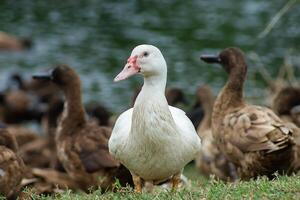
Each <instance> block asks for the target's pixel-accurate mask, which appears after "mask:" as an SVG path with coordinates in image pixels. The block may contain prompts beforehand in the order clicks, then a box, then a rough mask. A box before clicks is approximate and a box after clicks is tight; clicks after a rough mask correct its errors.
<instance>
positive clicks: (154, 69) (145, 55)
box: [114, 44, 167, 82]
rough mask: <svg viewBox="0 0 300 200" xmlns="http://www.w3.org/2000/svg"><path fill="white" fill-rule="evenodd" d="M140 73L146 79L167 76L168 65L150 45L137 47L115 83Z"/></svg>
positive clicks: (156, 49)
mask: <svg viewBox="0 0 300 200" xmlns="http://www.w3.org/2000/svg"><path fill="white" fill-rule="evenodd" d="M138 73H140V74H142V75H143V76H144V77H145V78H147V77H151V76H161V75H162V76H166V74H167V64H166V61H165V59H164V57H163V55H162V53H161V52H160V50H159V49H158V48H157V47H155V46H153V45H148V44H142V45H139V46H136V47H135V48H134V49H133V50H132V52H131V55H130V57H129V58H128V59H127V63H126V65H125V67H124V69H123V70H122V71H121V72H120V73H119V74H118V75H117V76H116V77H115V79H114V81H115V82H117V81H121V80H124V79H127V78H129V77H130V76H132V75H134V74H138Z"/></svg>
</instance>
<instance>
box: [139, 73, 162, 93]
mask: <svg viewBox="0 0 300 200" xmlns="http://www.w3.org/2000/svg"><path fill="white" fill-rule="evenodd" d="M166 82H167V77H166V75H165V76H164V75H162V74H161V75H156V76H148V77H147V76H146V77H144V85H143V87H142V90H141V92H140V93H139V95H138V97H140V98H139V99H143V98H149V97H150V98H151V97H154V96H155V97H161V98H164V99H165V89H166Z"/></svg>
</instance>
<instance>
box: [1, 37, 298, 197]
mask: <svg viewBox="0 0 300 200" xmlns="http://www.w3.org/2000/svg"><path fill="white" fill-rule="evenodd" d="M1 34H2V36H1V35H0V49H10V50H12V49H16V50H20V49H23V48H25V47H29V46H30V45H29V44H30V42H29V41H28V40H18V39H16V38H13V37H11V36H8V35H5V34H4V33H1ZM4 36H5V37H4ZM3 41H5V42H3ZM10 42H12V43H11V44H10ZM200 58H201V60H202V61H203V62H201V61H200V60H199V65H206V64H205V63H208V64H215V65H220V66H221V67H222V68H223V70H225V72H226V73H227V75H228V78H227V82H226V83H225V85H224V86H223V88H222V89H221V91H220V92H219V94H218V95H217V97H216V98H215V97H214V95H213V93H212V91H211V89H210V87H209V86H208V85H202V86H199V87H198V89H197V91H196V95H195V96H196V99H197V102H196V103H195V105H194V106H193V109H192V110H190V111H187V112H185V111H183V110H181V109H179V108H176V106H177V105H178V104H180V103H185V97H184V93H183V91H182V90H180V89H178V88H168V89H166V82H167V63H166V61H165V59H164V57H163V55H162V53H161V51H160V50H159V49H158V48H157V47H155V46H152V45H146V44H143V45H138V46H136V47H135V48H134V49H133V50H132V52H131V55H130V56H129V58H128V59H127V61H126V64H125V66H124V68H123V69H122V71H121V72H120V73H119V74H118V75H117V76H116V77H115V78H114V79H113V77H112V80H114V81H115V82H119V81H123V80H124V79H127V78H129V77H131V76H133V75H136V74H139V75H141V76H143V78H144V84H143V86H142V88H138V89H137V90H136V91H133V93H134V95H133V98H132V102H130V103H131V105H132V108H130V109H128V110H126V111H125V112H123V113H121V114H119V115H118V117H112V116H111V115H110V113H109V112H108V111H107V110H106V108H105V107H103V106H101V105H89V106H86V107H84V105H83V103H82V94H81V81H80V76H79V74H78V73H77V72H76V71H75V70H74V69H73V68H72V67H70V66H68V65H65V64H60V65H57V66H54V67H53V68H51V69H48V70H44V71H43V70H41V71H39V72H36V73H34V74H33V75H32V79H30V80H24V78H23V77H22V76H20V75H19V74H12V75H11V77H10V81H11V82H14V83H15V85H17V86H16V87H14V88H7V89H6V90H5V91H3V92H2V93H1V98H0V99H1V104H0V120H1V123H0V195H2V196H5V197H7V198H9V199H15V198H17V197H20V199H28V198H30V193H34V194H37V195H40V194H54V193H59V192H63V191H64V190H66V189H72V190H76V191H85V192H88V191H90V190H91V189H99V188H100V189H102V191H103V192H105V191H115V189H116V187H117V186H118V187H119V186H120V185H121V186H124V187H125V186H127V187H132V188H134V191H135V192H138V193H140V192H145V191H147V192H151V191H152V189H153V186H157V187H167V189H170V190H177V189H178V188H179V187H188V186H189V184H188V181H187V179H186V177H184V176H183V175H182V172H183V169H184V167H185V165H187V164H188V163H190V162H191V161H194V162H193V163H192V164H195V165H196V168H197V169H198V170H199V171H200V172H201V174H202V175H204V176H211V175H213V177H214V178H216V179H220V180H223V181H228V182H234V181H238V180H249V179H251V178H256V177H259V176H267V177H269V178H270V179H272V177H274V176H275V173H276V174H277V173H279V174H284V175H292V174H294V173H297V171H298V170H299V169H300V129H299V126H300V114H299V113H300V99H299V96H300V88H298V87H292V86H284V87H281V88H279V89H277V90H276V92H274V93H273V94H272V95H273V101H272V104H271V105H270V106H269V107H265V106H258V105H252V104H249V103H247V102H246V101H245V99H244V96H243V93H244V91H243V86H244V82H245V81H246V75H247V63H246V59H245V56H244V53H243V52H242V51H241V50H240V49H239V48H236V47H230V48H226V49H224V50H222V51H221V52H220V53H219V54H218V55H206V54H203V55H201V56H200ZM220 70H221V69H220ZM199 76H201V75H200V74H199ZM183 81H184V80H183ZM128 103H129V102H124V104H128ZM27 121H35V122H37V123H39V124H40V126H41V127H42V130H43V134H38V133H35V132H34V131H33V130H30V129H28V128H26V127H24V126H22V123H23V122H27ZM199 176H200V175H199ZM24 188H27V190H28V189H29V191H30V193H28V192H26V193H25V192H23V190H24Z"/></svg>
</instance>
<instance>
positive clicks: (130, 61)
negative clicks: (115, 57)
mask: <svg viewBox="0 0 300 200" xmlns="http://www.w3.org/2000/svg"><path fill="white" fill-rule="evenodd" d="M137 58H138V57H137V56H132V57H129V58H128V59H127V63H128V64H132V65H136V60H137Z"/></svg>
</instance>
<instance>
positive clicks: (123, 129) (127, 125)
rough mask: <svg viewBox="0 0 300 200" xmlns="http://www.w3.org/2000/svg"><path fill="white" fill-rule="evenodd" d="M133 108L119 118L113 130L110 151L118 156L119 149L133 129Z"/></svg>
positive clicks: (109, 143) (109, 144)
mask: <svg viewBox="0 0 300 200" xmlns="http://www.w3.org/2000/svg"><path fill="white" fill-rule="evenodd" d="M132 111H133V108H131V109H129V110H127V111H125V112H123V113H122V114H121V115H120V116H119V117H118V119H117V121H116V123H115V126H114V128H113V130H112V134H111V136H110V139H109V142H108V146H109V152H110V153H111V154H112V155H113V156H115V157H116V158H118V155H117V154H118V150H120V148H121V145H122V144H124V142H125V141H126V138H127V137H128V135H129V132H130V129H131V118H132Z"/></svg>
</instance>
